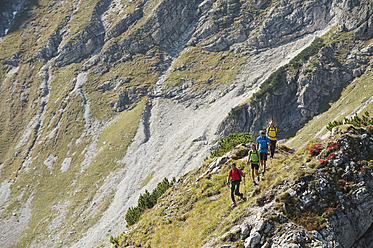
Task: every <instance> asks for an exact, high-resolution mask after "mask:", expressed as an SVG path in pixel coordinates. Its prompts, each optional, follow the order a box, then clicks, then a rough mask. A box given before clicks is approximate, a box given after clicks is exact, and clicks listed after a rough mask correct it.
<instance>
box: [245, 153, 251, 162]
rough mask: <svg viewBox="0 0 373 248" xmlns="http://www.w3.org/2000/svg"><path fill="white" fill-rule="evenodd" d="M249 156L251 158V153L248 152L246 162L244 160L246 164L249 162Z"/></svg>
mask: <svg viewBox="0 0 373 248" xmlns="http://www.w3.org/2000/svg"><path fill="white" fill-rule="evenodd" d="M250 158H251V154H250V153H249V156H248V157H247V162H246V164H249V162H250Z"/></svg>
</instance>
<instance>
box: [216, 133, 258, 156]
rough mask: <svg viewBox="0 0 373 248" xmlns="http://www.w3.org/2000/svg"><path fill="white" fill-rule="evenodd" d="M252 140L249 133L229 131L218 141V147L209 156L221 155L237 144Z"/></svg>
mask: <svg viewBox="0 0 373 248" xmlns="http://www.w3.org/2000/svg"><path fill="white" fill-rule="evenodd" d="M252 142H254V138H253V136H252V135H251V134H250V133H231V134H230V135H228V137H227V138H225V139H222V140H220V141H219V145H218V148H217V149H216V150H215V151H213V152H211V158H214V157H220V156H223V155H224V154H225V153H227V152H229V151H230V150H232V149H233V148H234V147H236V146H237V145H239V144H246V143H252Z"/></svg>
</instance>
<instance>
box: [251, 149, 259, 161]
mask: <svg viewBox="0 0 373 248" xmlns="http://www.w3.org/2000/svg"><path fill="white" fill-rule="evenodd" d="M249 153H250V154H251V156H250V162H259V153H258V150H256V151H255V152H253V151H250V152H249ZM255 153H256V155H257V156H258V161H253V160H252V159H253V156H252V154H255Z"/></svg>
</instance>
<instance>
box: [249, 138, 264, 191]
mask: <svg viewBox="0 0 373 248" xmlns="http://www.w3.org/2000/svg"><path fill="white" fill-rule="evenodd" d="M249 163H251V178H252V179H253V184H254V186H255V185H257V184H256V182H255V178H254V172H255V174H256V176H257V177H258V182H259V181H260V177H259V163H261V159H260V155H259V152H258V150H257V149H256V146H255V144H252V145H251V151H249V156H248V157H247V163H246V164H247V165H248V164H249Z"/></svg>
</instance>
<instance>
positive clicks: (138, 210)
mask: <svg viewBox="0 0 373 248" xmlns="http://www.w3.org/2000/svg"><path fill="white" fill-rule="evenodd" d="M175 181H176V179H175V178H173V179H172V181H171V182H169V181H168V179H167V178H164V179H163V181H162V182H160V183H158V185H157V187H156V188H155V189H154V190H153V191H152V193H151V194H150V193H149V191H148V190H145V192H144V194H140V196H139V199H138V200H137V206H136V207H130V208H129V209H128V211H127V213H126V216H125V219H126V221H127V227H129V226H132V225H133V224H135V223H137V222H138V221H139V220H140V216H141V215H142V214H143V213H144V212H145V210H147V209H150V208H152V207H154V205H155V204H157V200H158V198H159V197H161V196H162V195H163V194H164V193H165V192H166V191H167V189H168V188H170V187H171V186H172V185H173V184H174V183H175Z"/></svg>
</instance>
